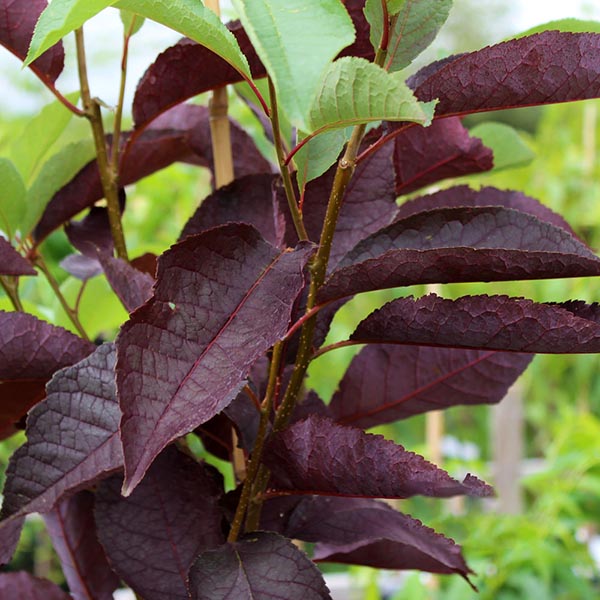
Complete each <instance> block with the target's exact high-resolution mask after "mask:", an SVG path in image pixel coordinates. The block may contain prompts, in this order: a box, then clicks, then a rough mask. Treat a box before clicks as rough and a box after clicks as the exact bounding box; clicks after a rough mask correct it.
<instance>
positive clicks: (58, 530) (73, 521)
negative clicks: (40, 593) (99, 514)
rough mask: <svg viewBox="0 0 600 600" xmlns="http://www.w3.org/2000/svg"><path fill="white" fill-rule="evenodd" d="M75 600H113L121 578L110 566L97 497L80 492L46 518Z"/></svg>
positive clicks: (59, 505) (58, 506)
mask: <svg viewBox="0 0 600 600" xmlns="http://www.w3.org/2000/svg"><path fill="white" fill-rule="evenodd" d="M44 520H45V521H46V528H47V530H48V533H49V534H50V538H51V539H52V545H53V546H54V549H55V550H56V552H57V554H58V556H59V558H60V564H61V566H62V570H63V573H64V575H65V579H66V580H67V583H68V584H69V591H70V592H71V595H72V596H73V598H75V600H112V598H113V594H112V593H113V592H114V591H115V590H116V589H117V587H118V586H119V578H118V577H117V575H116V574H115V573H114V572H113V571H112V570H111V568H110V567H109V566H108V562H107V561H106V556H105V554H104V550H103V549H102V546H100V543H99V542H98V537H97V531H96V523H95V522H94V494H92V493H91V492H88V491H82V492H78V493H77V494H75V495H74V496H72V497H71V498H67V499H66V500H63V501H62V502H60V503H59V504H57V506H56V507H55V508H54V509H53V510H52V511H51V512H49V513H46V514H45V515H44Z"/></svg>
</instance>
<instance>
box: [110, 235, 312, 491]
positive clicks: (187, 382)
mask: <svg viewBox="0 0 600 600" xmlns="http://www.w3.org/2000/svg"><path fill="white" fill-rule="evenodd" d="M312 252H313V249H312V247H311V246H310V245H308V244H302V245H301V246H299V247H298V249H297V250H295V251H290V250H285V251H282V252H280V251H277V250H276V249H275V248H273V247H272V246H270V245H269V244H267V243H266V242H265V241H264V240H263V239H262V238H261V236H260V234H259V233H258V232H257V231H256V230H255V229H254V228H252V227H251V226H249V225H240V224H231V225H224V226H223V227H218V228H215V229H211V230H209V231H206V232H204V233H202V234H200V235H197V236H192V237H189V238H187V239H185V240H184V241H183V242H180V243H178V244H176V245H175V246H173V247H172V248H171V249H170V250H168V251H167V252H166V253H165V254H163V256H162V257H161V258H160V259H159V267H158V277H157V284H156V287H155V290H154V296H153V297H152V298H151V299H150V300H149V301H148V302H147V303H146V304H145V305H144V306H142V307H141V308H139V309H138V310H137V311H135V313H133V315H132V317H131V320H130V321H128V322H127V323H125V325H124V326H123V328H122V330H121V334H120V336H119V338H118V341H117V347H118V350H119V359H118V368H117V386H118V389H119V399H120V404H121V410H122V412H123V419H122V422H121V437H122V440H123V448H124V455H125V475H126V491H127V492H128V493H130V492H131V491H132V490H133V489H134V488H135V486H136V485H137V484H138V483H139V482H140V480H141V479H142V477H143V476H144V473H145V471H146V469H147V468H148V467H149V466H150V464H151V463H152V461H153V460H154V458H155V457H156V456H157V455H158V453H159V452H160V451H161V450H162V449H163V448H164V447H165V446H166V445H167V444H168V443H169V442H171V441H173V440H174V439H175V438H177V437H179V436H181V435H184V434H186V433H188V432H190V431H192V430H194V429H195V428H196V427H198V425H201V424H202V423H204V422H206V421H208V420H209V419H210V418H212V417H213V416H214V415H216V414H217V413H219V412H221V410H223V409H224V408H225V407H226V406H227V405H228V404H229V403H230V402H231V401H232V400H233V398H235V396H236V394H237V393H238V392H239V391H240V389H241V387H242V386H243V384H244V380H245V378H246V376H247V375H248V372H249V370H250V367H251V366H252V364H253V362H254V361H255V360H257V359H258V358H259V357H260V356H261V355H262V354H263V353H264V352H265V351H266V350H267V349H268V348H270V347H271V346H272V345H273V344H274V343H275V342H276V341H277V340H278V339H281V338H282V337H283V335H284V334H285V332H286V330H287V327H288V324H289V320H290V313H291V310H292V305H293V303H294V301H295V299H296V296H297V295H298V293H299V292H300V290H301V289H302V287H303V285H304V277H303V273H302V271H303V269H304V266H305V265H306V263H307V261H308V259H309V258H310V255H311V254H312Z"/></svg>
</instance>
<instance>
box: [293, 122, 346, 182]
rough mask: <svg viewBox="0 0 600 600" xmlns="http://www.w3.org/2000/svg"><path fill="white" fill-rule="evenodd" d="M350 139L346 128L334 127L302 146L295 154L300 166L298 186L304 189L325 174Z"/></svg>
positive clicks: (295, 159) (297, 163) (297, 164)
mask: <svg viewBox="0 0 600 600" xmlns="http://www.w3.org/2000/svg"><path fill="white" fill-rule="evenodd" d="M349 139H350V136H349V135H348V131H347V130H346V129H332V130H331V131H325V132H323V133H322V134H320V135H317V136H316V137H314V138H312V139H311V140H310V141H308V142H307V143H306V144H305V145H304V146H302V148H300V150H298V152H296V154H295V155H294V162H295V163H296V166H297V167H298V174H297V178H298V187H299V188H300V189H301V190H303V189H304V186H305V185H306V184H307V183H308V182H309V181H312V180H313V179H316V178H317V177H319V176H320V175H323V173H325V171H327V169H329V167H330V166H331V165H332V164H333V163H334V162H335V161H336V159H337V157H338V156H339V155H340V152H341V151H342V149H343V147H344V144H345V143H346V142H347V141H348V140H349Z"/></svg>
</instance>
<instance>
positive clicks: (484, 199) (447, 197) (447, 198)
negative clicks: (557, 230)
mask: <svg viewBox="0 0 600 600" xmlns="http://www.w3.org/2000/svg"><path fill="white" fill-rule="evenodd" d="M467 206H470V207H477V206H480V207H481V206H504V208H513V209H515V210H520V211H521V212H524V213H527V214H529V215H533V216H534V217H537V218H538V219H539V220H540V221H544V222H545V223H550V224H551V225H555V226H556V227H561V228H562V229H566V230H567V231H568V232H569V233H570V234H571V235H573V236H574V237H577V236H576V234H575V232H574V231H573V230H572V229H571V226H570V225H569V224H568V223H567V222H566V221H565V220H564V219H563V218H562V217H561V216H560V215H559V214H557V213H555V212H553V211H551V210H550V209H549V208H548V207H546V206H544V205H543V204H542V203H541V202H538V201H537V200H535V199H534V198H530V197H529V196H526V195H525V194H523V192H515V191H511V190H499V189H497V188H493V187H483V188H481V189H479V190H473V189H471V188H470V187H468V186H466V185H459V186H455V187H451V188H448V189H447V190H442V191H441V192H437V193H435V194H429V195H427V196H419V197H418V198H415V199H414V200H409V201H408V202H404V203H403V204H402V205H401V206H400V208H399V209H398V214H397V216H396V220H400V219H406V218H407V217H410V216H412V215H414V214H416V213H420V212H424V211H426V210H435V209H438V208H457V207H467Z"/></svg>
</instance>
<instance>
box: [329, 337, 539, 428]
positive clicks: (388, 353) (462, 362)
mask: <svg viewBox="0 0 600 600" xmlns="http://www.w3.org/2000/svg"><path fill="white" fill-rule="evenodd" d="M531 358H532V356H531V355H530V354H519V353H513V352H495V351H486V350H463V349H459V348H431V347H427V346H384V345H375V344H371V345H369V346H366V347H365V348H363V349H362V350H361V351H360V352H359V354H357V355H356V356H355V357H354V359H353V360H352V362H351V363H350V366H349V367H348V370H347V371H346V373H345V374H344V377H343V379H342V381H341V382H340V386H339V388H338V390H337V391H336V393H335V394H334V396H333V398H332V400H331V403H330V404H329V414H330V415H331V417H332V418H333V419H334V420H335V421H337V422H339V423H344V424H352V425H355V426H357V427H362V428H367V427H375V426H376V425H381V424H382V423H391V422H393V421H396V420H398V419H406V418H407V417H410V416H412V415H416V414H419V413H423V412H426V411H429V410H440V409H444V408H448V407H450V406H456V405H458V404H469V405H471V404H495V403H497V402H500V400H502V398H503V397H504V396H505V394H506V392H507V391H508V388H509V387H510V386H511V385H512V384H513V382H514V381H515V380H516V379H517V377H519V375H521V373H522V372H523V371H524V370H525V368H526V367H527V365H528V364H529V363H530V362H531Z"/></svg>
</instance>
